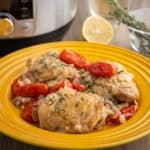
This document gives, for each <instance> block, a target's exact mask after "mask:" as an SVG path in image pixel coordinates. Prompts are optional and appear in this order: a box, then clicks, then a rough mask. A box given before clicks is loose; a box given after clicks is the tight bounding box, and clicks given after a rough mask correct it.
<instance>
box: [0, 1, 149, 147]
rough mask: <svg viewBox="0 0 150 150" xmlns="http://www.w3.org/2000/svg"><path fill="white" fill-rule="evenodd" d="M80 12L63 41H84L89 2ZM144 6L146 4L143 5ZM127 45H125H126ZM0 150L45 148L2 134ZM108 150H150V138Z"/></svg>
mask: <svg viewBox="0 0 150 150" xmlns="http://www.w3.org/2000/svg"><path fill="white" fill-rule="evenodd" d="M133 1H134V7H136V4H137V3H138V2H142V1H141V0H133ZM143 2H144V3H145V4H146V3H149V0H147V1H143ZM78 3H79V4H78V12H77V15H76V17H75V19H74V20H73V23H72V25H71V26H70V28H69V29H68V30H67V32H66V33H65V34H64V36H63V38H62V40H64V41H66V40H67V41H68V40H70V41H71V40H75V41H82V40H83V38H82V35H81V26H82V23H83V21H84V19H85V18H86V17H87V16H89V15H90V13H89V10H88V5H87V0H78ZM142 5H144V4H142ZM127 42H128V41H126V43H122V42H120V41H117V43H115V44H117V45H120V46H121V44H122V45H123V46H124V47H127V48H130V45H129V43H127ZM124 44H125V45H124ZM0 150H44V149H43V148H40V147H36V146H32V145H28V144H25V143H22V142H19V141H16V140H14V139H11V138H9V137H7V136H5V135H3V134H0ZM108 150H150V136H146V137H144V138H142V139H139V140H137V141H134V142H132V143H129V144H126V145H123V146H119V147H115V148H110V149H108Z"/></svg>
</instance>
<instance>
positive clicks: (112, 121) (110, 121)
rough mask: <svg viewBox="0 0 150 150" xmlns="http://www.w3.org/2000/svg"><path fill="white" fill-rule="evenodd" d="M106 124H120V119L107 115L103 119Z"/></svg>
mask: <svg viewBox="0 0 150 150" xmlns="http://www.w3.org/2000/svg"><path fill="white" fill-rule="evenodd" d="M105 122H106V124H107V125H119V124H121V122H120V120H119V116H115V117H114V116H107V118H106V120H105Z"/></svg>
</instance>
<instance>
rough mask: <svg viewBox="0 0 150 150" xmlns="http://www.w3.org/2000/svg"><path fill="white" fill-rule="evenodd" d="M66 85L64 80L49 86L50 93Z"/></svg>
mask: <svg viewBox="0 0 150 150" xmlns="http://www.w3.org/2000/svg"><path fill="white" fill-rule="evenodd" d="M64 86H65V82H64V81H63V80H62V81H59V82H58V83H57V84H55V85H54V86H52V87H50V88H49V93H52V92H56V91H58V90H59V89H60V88H63V87H64Z"/></svg>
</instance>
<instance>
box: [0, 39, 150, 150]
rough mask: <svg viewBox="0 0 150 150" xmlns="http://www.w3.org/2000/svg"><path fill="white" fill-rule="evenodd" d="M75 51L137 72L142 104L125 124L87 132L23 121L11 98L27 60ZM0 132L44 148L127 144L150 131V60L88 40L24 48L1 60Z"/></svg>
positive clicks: (92, 59) (100, 146) (88, 57)
mask: <svg viewBox="0 0 150 150" xmlns="http://www.w3.org/2000/svg"><path fill="white" fill-rule="evenodd" d="M64 48H67V49H71V50H74V51H76V52H78V53H80V54H81V55H84V56H85V57H87V59H89V60H90V61H91V62H92V61H97V60H100V59H109V60H113V61H117V62H119V63H121V64H123V65H124V66H125V67H126V68H127V70H128V71H129V72H131V73H133V74H134V75H135V82H136V83H137V86H138V88H139V90H140V101H139V103H140V106H139V110H138V112H137V113H136V115H135V116H134V117H133V118H131V119H130V120H129V121H127V122H126V123H124V124H122V125H120V126H117V127H112V128H108V129H104V130H101V131H96V132H92V133H88V134H64V133H57V132H51V131H46V130H43V129H40V128H38V127H35V126H33V125H31V124H29V123H26V122H24V121H23V120H22V119H21V118H20V116H19V111H18V110H17V109H16V108H15V107H14V106H13V104H12V103H11V101H10V95H11V93H10V86H11V83H12V81H13V80H14V78H15V77H17V76H18V75H20V74H21V73H22V72H24V71H25V69H26V68H25V61H26V59H28V58H29V57H38V56H39V55H41V54H42V53H45V52H46V51H49V50H50V49H58V50H62V49H64ZM0 131H1V132H2V133H4V134H6V135H8V136H10V137H13V138H15V139H17V140H20V141H23V142H26V143H30V144H33V145H38V146H42V147H47V148H49V147H53V148H54V147H55V148H64V149H65V148H69V149H70V148H74V149H86V148H87V149H88V148H89V149H91V148H106V147H112V146H117V145H120V144H125V143H128V142H131V141H133V140H136V139H138V138H141V137H143V136H145V135H147V134H149V133H150V60H149V59H148V58H146V57H144V56H141V55H139V54H137V53H135V52H132V51H129V50H126V49H123V48H119V47H114V46H108V45H100V44H93V43H86V42H58V43H48V44H43V45H37V46H33V47H29V48H25V49H22V50H21V51H17V52H14V53H12V54H9V55H7V56H5V57H3V58H2V59H1V60H0Z"/></svg>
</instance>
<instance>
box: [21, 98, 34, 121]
mask: <svg viewBox="0 0 150 150" xmlns="http://www.w3.org/2000/svg"><path fill="white" fill-rule="evenodd" d="M36 103H37V100H36V99H32V100H31V101H30V102H28V103H27V104H26V105H25V107H24V108H23V109H22V111H21V117H22V119H23V120H25V121H27V122H29V123H34V120H33V118H32V108H33V106H34V105H35V104H36Z"/></svg>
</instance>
